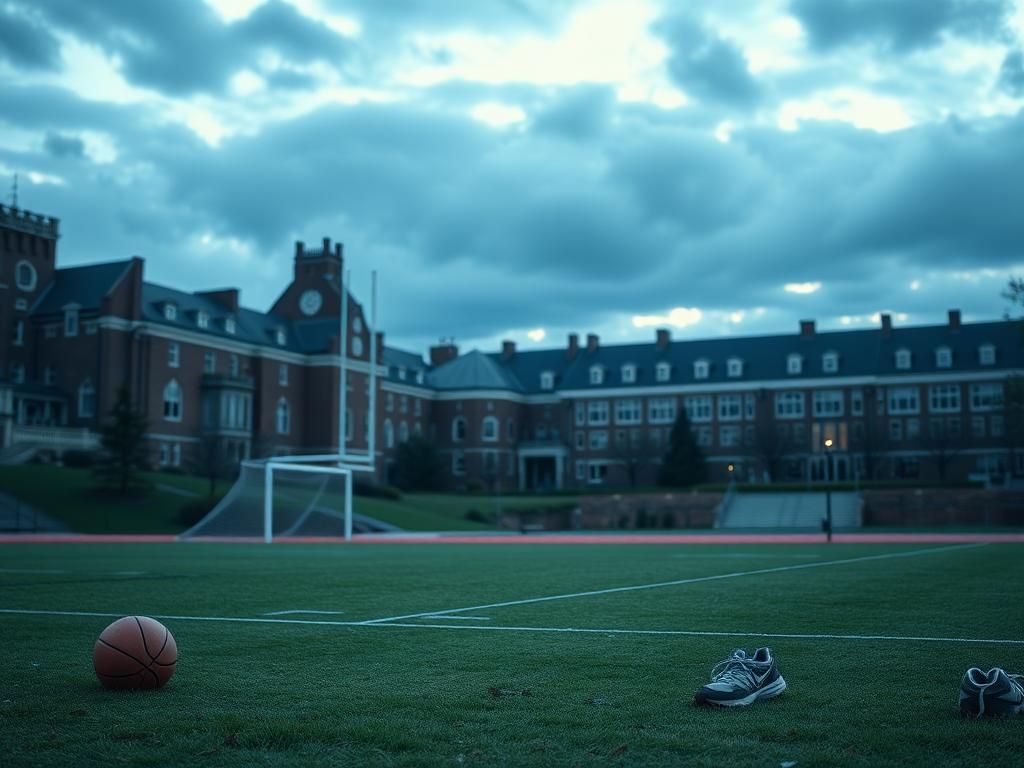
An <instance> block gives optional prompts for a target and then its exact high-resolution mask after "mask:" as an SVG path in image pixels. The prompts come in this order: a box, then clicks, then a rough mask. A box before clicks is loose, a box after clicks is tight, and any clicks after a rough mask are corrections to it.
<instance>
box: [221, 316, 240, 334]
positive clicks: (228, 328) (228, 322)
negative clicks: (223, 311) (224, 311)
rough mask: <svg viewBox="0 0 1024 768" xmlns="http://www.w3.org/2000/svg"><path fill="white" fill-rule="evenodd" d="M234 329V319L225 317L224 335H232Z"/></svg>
mask: <svg viewBox="0 0 1024 768" xmlns="http://www.w3.org/2000/svg"><path fill="white" fill-rule="evenodd" d="M236 328H237V326H236V324H235V318H233V317H225V318H224V332H225V333H230V334H232V335H234V333H235V329H236Z"/></svg>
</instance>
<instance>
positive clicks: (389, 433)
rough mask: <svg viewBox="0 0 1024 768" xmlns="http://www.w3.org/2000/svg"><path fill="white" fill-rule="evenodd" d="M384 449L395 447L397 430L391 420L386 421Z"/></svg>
mask: <svg viewBox="0 0 1024 768" xmlns="http://www.w3.org/2000/svg"><path fill="white" fill-rule="evenodd" d="M384 447H385V448H394V447H395V428H394V427H393V426H392V425H391V419H384Z"/></svg>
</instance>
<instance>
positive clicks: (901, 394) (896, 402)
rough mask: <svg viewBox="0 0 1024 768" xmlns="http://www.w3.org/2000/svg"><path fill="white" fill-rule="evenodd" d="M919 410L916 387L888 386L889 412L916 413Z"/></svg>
mask: <svg viewBox="0 0 1024 768" xmlns="http://www.w3.org/2000/svg"><path fill="white" fill-rule="evenodd" d="M920 410H921V404H920V401H919V398H918V390H917V387H890V388H889V413H892V414H904V413H918V412H920Z"/></svg>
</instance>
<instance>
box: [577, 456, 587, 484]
mask: <svg viewBox="0 0 1024 768" xmlns="http://www.w3.org/2000/svg"><path fill="white" fill-rule="evenodd" d="M586 478H587V462H585V461H577V462H576V479H577V480H586Z"/></svg>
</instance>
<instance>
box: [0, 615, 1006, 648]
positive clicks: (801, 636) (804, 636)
mask: <svg viewBox="0 0 1024 768" xmlns="http://www.w3.org/2000/svg"><path fill="white" fill-rule="evenodd" d="M0 615H7V616H77V617H86V618H121V617H122V616H124V615H126V614H123V613H103V612H99V611H37V610H28V609H20V608H0ZM151 618H154V619H159V620H161V621H206V622H224V623H238V624H297V625H301V626H319V627H374V628H376V627H382V628H383V627H392V628H397V629H469V630H489V631H492V632H547V633H555V634H587V635H648V636H669V637H679V636H683V637H767V638H781V639H791V640H864V641H887V642H930V643H965V644H969V643H977V644H979V645H1024V640H1016V639H1010V638H979V637H929V636H921V635H842V634H834V633H823V634H813V633H799V632H716V631H702V630H689V629H596V628H579V627H515V626H488V625H484V624H481V625H466V624H461V625H460V624H410V623H405V624H402V623H394V624H383V623H376V624H368V623H366V622H364V621H329V620H324V619H268V618H246V617H242V616H238V617H236V616H171V615H166V614H152V615H151Z"/></svg>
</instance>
